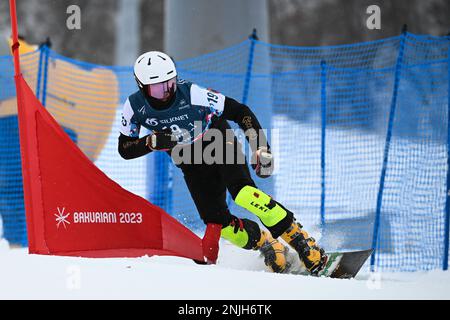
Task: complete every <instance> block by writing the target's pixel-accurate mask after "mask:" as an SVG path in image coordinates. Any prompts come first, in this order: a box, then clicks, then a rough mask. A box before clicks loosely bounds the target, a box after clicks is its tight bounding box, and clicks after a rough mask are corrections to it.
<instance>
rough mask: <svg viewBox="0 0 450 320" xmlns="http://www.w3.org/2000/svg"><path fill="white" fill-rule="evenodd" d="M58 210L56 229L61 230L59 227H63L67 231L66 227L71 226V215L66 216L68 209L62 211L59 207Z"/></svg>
mask: <svg viewBox="0 0 450 320" xmlns="http://www.w3.org/2000/svg"><path fill="white" fill-rule="evenodd" d="M57 209H58V214H55V217H56V227H57V228H58V229H59V227H60V226H61V225H62V226H63V227H64V229H67V226H66V225H69V224H70V222H69V220H68V219H69V216H70V213H67V214H65V210H66V208H62V209H60V208H59V207H58V208H57Z"/></svg>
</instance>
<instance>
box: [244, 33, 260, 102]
mask: <svg viewBox="0 0 450 320" xmlns="http://www.w3.org/2000/svg"><path fill="white" fill-rule="evenodd" d="M249 40H250V49H249V53H248V61H247V72H246V73H245V80H244V93H243V96H242V103H243V104H247V102H248V93H249V91H250V80H251V78H252V70H253V59H254V55H255V41H256V40H258V36H257V34H256V29H253V33H252V34H251V35H250V37H249Z"/></svg>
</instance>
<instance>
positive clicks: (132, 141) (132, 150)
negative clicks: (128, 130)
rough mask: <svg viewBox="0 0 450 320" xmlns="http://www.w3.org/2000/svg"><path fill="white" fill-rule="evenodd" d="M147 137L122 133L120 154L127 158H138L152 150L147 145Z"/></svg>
mask: <svg viewBox="0 0 450 320" xmlns="http://www.w3.org/2000/svg"><path fill="white" fill-rule="evenodd" d="M147 137H148V136H145V137H143V138H133V137H129V136H126V135H124V134H123V133H120V137H119V154H120V156H121V157H122V158H124V159H125V160H131V159H136V158H139V157H142V156H145V155H146V154H149V153H150V152H152V150H151V149H150V148H149V147H148V146H147Z"/></svg>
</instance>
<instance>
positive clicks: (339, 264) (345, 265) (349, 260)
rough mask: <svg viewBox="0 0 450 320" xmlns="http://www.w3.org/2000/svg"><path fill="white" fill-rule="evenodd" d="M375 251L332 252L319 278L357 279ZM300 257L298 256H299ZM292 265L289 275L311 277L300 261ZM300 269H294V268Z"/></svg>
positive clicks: (293, 262) (292, 262)
mask: <svg viewBox="0 0 450 320" xmlns="http://www.w3.org/2000/svg"><path fill="white" fill-rule="evenodd" d="M372 252H373V250H372V249H370V250H363V251H351V252H330V253H327V255H328V261H327V265H326V266H325V268H324V269H323V270H322V271H321V272H320V273H319V274H318V277H329V278H335V279H351V278H354V277H356V275H357V274H358V272H359V270H361V267H362V266H363V265H364V263H365V262H366V260H367V259H368V258H369V257H370V256H371V255H372ZM297 256H298V255H297ZM288 260H291V261H290V264H291V269H290V270H289V272H288V273H291V274H298V275H304V276H310V274H309V272H308V271H307V270H306V269H305V268H304V267H302V263H301V262H300V259H295V260H298V261H293V260H292V257H291V259H288ZM295 265H297V266H299V267H293V266H295Z"/></svg>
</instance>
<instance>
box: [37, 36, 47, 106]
mask: <svg viewBox="0 0 450 320" xmlns="http://www.w3.org/2000/svg"><path fill="white" fill-rule="evenodd" d="M45 47H46V46H45V44H43V45H41V46H40V47H39V64H38V74H37V81H36V97H37V98H38V100H40V95H41V86H42V82H41V79H42V64H43V61H44V54H45V53H44V52H45ZM41 102H42V100H41Z"/></svg>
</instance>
